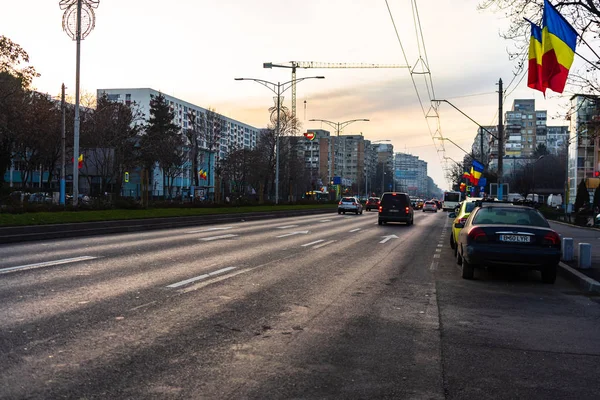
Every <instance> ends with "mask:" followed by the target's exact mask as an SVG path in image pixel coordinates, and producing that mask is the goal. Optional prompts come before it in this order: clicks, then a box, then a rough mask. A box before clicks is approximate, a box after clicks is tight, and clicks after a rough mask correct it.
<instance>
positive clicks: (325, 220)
mask: <svg viewBox="0 0 600 400" xmlns="http://www.w3.org/2000/svg"><path fill="white" fill-rule="evenodd" d="M319 222H331V220H330V219H322V220H320V221H319Z"/></svg>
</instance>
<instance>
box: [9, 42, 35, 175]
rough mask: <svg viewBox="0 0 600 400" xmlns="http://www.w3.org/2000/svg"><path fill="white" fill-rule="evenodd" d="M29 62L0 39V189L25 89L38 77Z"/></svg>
mask: <svg viewBox="0 0 600 400" xmlns="http://www.w3.org/2000/svg"><path fill="white" fill-rule="evenodd" d="M28 62H29V55H28V54H27V52H26V51H25V50H23V48H21V46H19V45H18V44H16V43H14V42H13V41H11V40H10V39H9V38H7V37H6V36H0V186H1V184H2V183H3V182H4V174H5V173H6V170H7V169H8V168H9V167H10V165H11V163H12V158H13V152H14V149H15V140H16V136H17V134H18V131H19V130H20V129H22V125H21V121H22V119H23V116H24V104H25V102H26V90H27V89H28V88H29V85H30V84H31V81H32V80H33V78H35V77H37V76H39V74H38V73H37V72H36V71H35V68H33V67H32V66H25V67H22V66H21V64H23V63H28Z"/></svg>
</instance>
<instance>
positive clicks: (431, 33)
mask: <svg viewBox="0 0 600 400" xmlns="http://www.w3.org/2000/svg"><path fill="white" fill-rule="evenodd" d="M478 3H479V1H477V0H424V1H417V6H418V14H419V17H420V22H421V23H420V28H418V29H417V28H416V27H415V23H414V19H413V17H412V15H413V13H412V9H411V1H408V0H388V2H387V4H388V5H389V9H390V10H391V14H392V16H393V19H394V22H395V25H396V27H397V29H398V35H399V37H400V41H399V40H398V38H397V36H396V33H395V30H394V25H393V23H392V18H391V17H390V12H389V11H388V6H387V5H386V2H385V1H384V0H303V1H302V2H298V1H281V0H170V1H164V0H163V1H156V0H100V4H99V6H98V8H97V9H96V10H95V15H96V26H95V29H94V30H93V31H92V32H91V33H90V35H89V36H88V37H87V38H86V39H85V40H84V41H82V44H81V90H82V92H89V93H96V90H97V89H109V88H140V87H149V88H153V89H156V90H160V91H162V92H164V93H166V94H169V95H172V96H175V97H178V98H180V99H182V100H185V101H187V102H190V103H193V104H196V105H198V106H201V107H204V108H208V107H212V108H214V109H216V111H217V112H219V113H221V114H223V115H225V116H227V117H230V118H233V119H236V120H239V121H241V122H244V123H247V124H250V125H253V126H255V127H258V128H262V127H265V126H266V125H267V124H268V123H269V113H268V108H269V107H271V106H272V105H273V93H272V92H270V91H269V90H268V89H267V88H266V87H264V86H261V85H260V84H258V83H256V82H253V81H235V80H234V78H238V77H242V78H255V79H263V80H267V81H271V82H281V83H283V82H287V81H289V80H291V70H289V69H285V68H274V69H265V68H263V63H265V62H273V63H279V64H285V63H287V62H289V61H292V60H293V61H316V62H335V63H369V64H398V65H406V64H407V62H406V60H408V64H409V65H411V67H412V68H414V70H415V71H420V70H422V68H420V67H418V66H417V65H418V60H419V57H420V55H421V57H422V58H423V59H424V60H427V61H428V65H429V71H430V72H431V79H432V82H433V90H432V91H431V89H430V92H429V93H428V92H427V90H426V87H425V85H424V84H423V82H424V76H423V75H416V74H414V75H413V77H414V78H415V81H416V85H414V84H413V81H412V80H411V74H410V72H409V71H410V70H409V69H408V68H398V69H299V70H298V72H297V77H298V78H302V77H310V76H317V75H322V76H325V79H320V80H317V79H308V80H305V81H303V82H300V83H298V85H297V116H298V117H299V119H300V121H301V122H302V126H303V128H304V129H315V128H323V129H327V128H329V127H328V126H327V125H322V124H321V123H319V122H310V121H309V119H325V120H329V121H334V122H344V121H347V120H352V119H363V118H366V119H369V120H370V121H369V122H356V123H353V124H350V125H348V126H347V127H346V128H345V129H344V131H343V133H344V134H358V133H362V134H363V135H364V136H365V138H366V139H368V140H372V141H376V140H389V141H390V142H391V143H392V144H393V145H394V151H395V152H407V153H410V154H413V155H417V156H419V157H420V158H421V159H422V160H425V161H426V162H427V163H428V175H429V176H430V177H432V178H433V180H434V181H435V182H436V184H437V185H438V186H439V187H440V188H442V189H447V188H449V185H450V182H448V181H447V180H446V178H445V175H444V171H443V168H442V167H443V165H442V163H441V160H443V156H446V157H449V158H452V159H454V160H456V161H458V162H460V160H461V159H462V157H463V152H462V150H460V149H458V148H457V147H455V146H454V145H452V144H451V143H450V142H444V143H445V146H444V147H445V153H444V154H438V153H437V152H436V147H435V145H434V143H433V140H432V138H431V135H432V133H434V132H435V131H436V129H437V124H436V123H435V121H436V120H432V119H431V118H428V119H427V118H425V115H426V114H428V113H429V109H430V105H431V103H430V99H431V98H433V96H435V98H438V99H446V100H448V101H450V102H451V103H452V104H454V105H455V106H456V107H458V108H459V109H461V110H462V111H463V112H464V113H466V114H467V115H469V116H470V117H471V118H472V119H474V120H475V121H476V122H478V123H479V124H481V125H495V124H497V121H498V118H497V115H498V93H497V90H498V87H497V83H498V80H499V79H500V78H501V79H502V80H503V82H504V86H505V87H506V86H507V85H508V83H509V82H511V80H512V79H513V76H514V75H513V71H514V69H515V62H514V61H510V60H509V57H508V54H507V48H510V47H511V45H512V44H511V43H510V42H507V41H505V40H504V39H502V38H501V37H500V35H499V32H500V31H501V30H503V29H505V28H506V27H507V24H508V21H507V20H506V19H505V18H504V16H503V15H502V14H500V13H493V12H491V11H489V10H486V11H480V10H477V5H478ZM0 5H1V8H0V9H1V10H2V11H1V12H0V35H4V36H7V37H8V38H9V39H11V40H12V41H14V42H16V43H18V44H19V45H21V46H22V47H23V48H24V50H25V51H27V53H28V54H29V57H30V64H31V65H33V66H34V67H35V68H36V70H37V71H38V72H39V73H40V74H41V77H39V78H37V79H35V80H34V82H33V86H34V87H35V88H36V89H37V90H39V91H41V92H46V93H50V94H53V95H54V94H56V95H58V94H59V93H60V86H61V84H62V83H63V82H64V83H65V84H66V86H67V93H68V94H71V95H73V94H74V91H75V90H74V89H75V66H76V46H75V42H74V41H72V40H71V39H70V38H69V37H68V36H67V34H66V33H65V32H63V30H62V15H63V11H62V10H61V9H60V8H59V1H58V0H27V1H25V0H18V1H17V0H0ZM417 31H420V32H422V37H423V42H424V45H423V43H422V42H420V41H419V40H417V35H416V32H417ZM419 44H420V45H419ZM577 62H578V61H577V60H576V63H577ZM518 82H519V79H516V80H514V82H513V84H512V85H511V86H510V87H509V90H510V94H509V96H508V97H507V99H506V102H505V105H504V110H509V109H510V108H511V106H512V102H513V100H514V99H523V98H534V99H535V100H536V108H537V109H540V110H548V116H549V117H548V119H549V120H548V125H567V122H566V121H565V120H564V117H561V115H564V114H565V111H566V109H565V108H564V106H565V104H566V103H567V102H568V96H567V95H564V96H563V95H559V94H554V93H552V92H549V93H548V94H547V98H546V99H545V98H544V97H543V95H542V94H541V93H540V92H537V91H534V90H532V89H529V88H527V84H526V78H525V79H524V80H523V81H521V82H520V83H519V84H517V83H518ZM415 86H416V88H415ZM284 96H285V98H284V104H285V105H287V106H288V107H291V89H290V90H288V91H286V92H285V93H284ZM439 110H440V114H439V115H440V119H439V122H440V132H441V134H442V135H443V136H444V137H447V138H450V139H451V140H453V141H454V142H456V143H457V144H458V145H460V146H461V147H463V148H465V149H467V150H469V148H470V146H471V144H472V143H473V139H474V138H475V135H476V134H477V125H475V124H474V123H473V122H471V121H469V120H468V119H467V118H465V117H464V116H462V115H461V114H460V113H458V112H457V111H456V110H454V109H453V108H451V107H450V106H449V105H446V104H444V103H442V104H441V105H440V108H439ZM553 116H556V117H557V118H556V119H551V117H553Z"/></svg>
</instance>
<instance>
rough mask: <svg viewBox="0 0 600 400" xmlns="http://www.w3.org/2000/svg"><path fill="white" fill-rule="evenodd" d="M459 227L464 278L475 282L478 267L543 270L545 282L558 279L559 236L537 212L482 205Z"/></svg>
mask: <svg viewBox="0 0 600 400" xmlns="http://www.w3.org/2000/svg"><path fill="white" fill-rule="evenodd" d="M459 225H462V226H457V225H455V227H456V228H461V227H462V229H461V231H460V234H459V235H458V241H457V246H458V249H457V263H458V264H459V265H462V277H463V278H464V279H473V274H474V269H475V268H477V267H484V266H516V267H522V268H527V269H535V270H539V271H541V273H542V281H543V282H545V283H554V281H555V280H556V270H557V267H558V262H559V261H560V258H561V246H560V236H559V235H558V233H556V232H555V231H554V230H552V229H551V228H550V224H549V223H548V221H547V220H546V218H545V217H544V216H543V215H542V214H541V213H540V212H539V211H537V210H536V209H534V208H531V207H527V206H519V205H512V204H510V203H503V202H489V203H486V202H482V203H481V204H480V205H479V207H477V208H475V209H474V210H473V211H472V212H471V215H469V218H468V219H467V221H466V222H465V223H464V225H463V224H459Z"/></svg>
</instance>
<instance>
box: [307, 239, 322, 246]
mask: <svg viewBox="0 0 600 400" xmlns="http://www.w3.org/2000/svg"><path fill="white" fill-rule="evenodd" d="M324 241H325V239H319V240H315V241H314V242H310V243H306V244H303V245H302V247H308V246H312V245H313V244H317V243H321V242H324Z"/></svg>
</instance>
